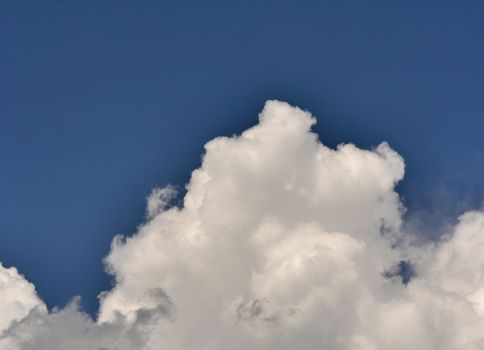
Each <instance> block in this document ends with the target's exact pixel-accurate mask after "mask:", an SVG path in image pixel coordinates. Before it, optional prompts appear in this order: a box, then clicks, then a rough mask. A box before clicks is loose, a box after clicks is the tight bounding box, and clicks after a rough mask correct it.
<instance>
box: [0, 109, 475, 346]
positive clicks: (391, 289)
mask: <svg viewBox="0 0 484 350" xmlns="http://www.w3.org/2000/svg"><path fill="white" fill-rule="evenodd" d="M315 122H316V120H315V118H314V117H313V116H311V114H310V113H309V112H306V111H302V110H301V109H299V108H296V107H291V106H290V105H288V104H286V103H283V102H279V101H269V102H267V103H266V105H265V107H264V109H263V111H262V112H261V114H260V120H259V123H258V124H257V125H256V126H254V127H252V128H250V129H248V130H246V131H245V132H243V133H242V134H241V135H239V136H234V137H219V138H215V139H214V140H212V141H210V142H209V143H207V144H206V146H205V155H204V157H203V161H202V165H201V166H200V168H198V169H196V170H195V171H193V173H192V177H191V180H190V182H189V183H188V185H187V192H186V195H185V196H184V198H183V205H181V206H179V207H178V206H171V207H170V205H169V203H170V201H171V200H172V199H173V198H174V196H175V192H174V191H175V190H174V188H173V187H167V188H165V189H156V190H154V191H153V192H152V195H151V196H150V197H149V198H148V209H147V221H146V222H145V223H144V224H143V225H142V226H141V227H140V228H139V230H138V232H137V233H136V234H135V235H133V236H132V237H128V238H124V237H116V238H115V239H114V240H113V243H112V248H111V251H110V253H109V254H108V256H107V257H106V259H105V263H106V267H107V271H108V272H109V273H110V274H112V275H113V276H114V278H115V285H114V287H113V288H112V290H110V291H106V292H103V293H101V294H100V299H101V306H100V310H99V315H98V317H97V319H96V320H93V319H91V317H90V316H88V315H87V314H85V313H83V312H82V310H80V308H79V306H78V303H77V301H76V300H74V301H73V302H72V303H71V304H70V305H68V306H67V307H66V308H63V309H59V310H53V311H50V312H49V311H47V309H46V307H45V305H44V303H43V302H42V301H41V300H40V299H39V298H38V297H37V295H36V293H35V289H34V287H33V286H32V285H31V284H30V283H29V282H27V281H26V280H25V279H24V278H23V277H22V276H21V275H20V274H19V273H18V272H17V271H16V270H15V269H13V268H11V269H6V268H4V267H3V266H0V334H1V335H0V350H27V349H36V350H43V349H49V350H60V349H69V350H77V349H79V350H80V349H82V350H91V349H92V350H101V349H109V350H115V349H116V350H125V349H126V350H127V349H143V350H154V349H170V350H195V349H207V350H222V349H233V350H243V349H256V350H257V349H260V350H262V349H265V350H271V349H273V350H276V349H277V350H284V349H302V350H310V349H327V350H350V349H351V350H380V349H381V350H383V349H393V350H400V349H402V350H403V349H408V348H412V349H415V350H429V349H430V350H431V349H439V350H440V349H442V350H460V349H470V350H472V349H476V350H477V349H483V348H484V273H483V269H484V255H483V254H482V252H483V251H484V214H483V213H481V212H469V213H466V214H465V215H463V216H462V217H461V218H460V221H459V223H458V224H457V225H456V227H455V228H454V231H453V232H452V234H450V235H446V236H443V238H442V239H441V241H439V242H438V243H429V244H427V245H424V246H422V245H417V244H416V243H415V242H416V240H414V239H413V237H412V235H411V233H408V232H404V231H403V229H402V214H403V206H402V204H401V202H400V199H399V196H398V194H397V193H396V192H395V185H396V184H397V183H398V182H399V181H400V180H402V178H403V175H404V162H403V159H402V158H401V157H400V156H399V155H398V154H397V153H396V152H395V151H394V150H392V149H391V148H390V146H389V145H388V144H386V143H382V144H380V145H379V146H378V147H376V148H374V149H372V150H362V149H359V148H357V147H356V146H354V145H352V144H345V145H340V146H338V147H337V148H336V149H330V148H328V147H326V146H324V145H323V144H321V143H320V142H319V140H318V137H317V135H316V134H314V133H312V132H311V127H312V126H313V125H314V124H315ZM4 310H5V311H4Z"/></svg>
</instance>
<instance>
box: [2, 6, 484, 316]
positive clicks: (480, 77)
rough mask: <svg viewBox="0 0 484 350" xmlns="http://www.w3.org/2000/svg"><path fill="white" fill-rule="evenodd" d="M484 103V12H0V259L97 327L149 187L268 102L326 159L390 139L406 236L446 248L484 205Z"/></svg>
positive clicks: (176, 172) (185, 169)
mask: <svg viewBox="0 0 484 350" xmlns="http://www.w3.org/2000/svg"><path fill="white" fill-rule="evenodd" d="M483 93H484V2H483V1H388V0H381V1H376V0H375V1H345V0H343V1H326V0H325V1H266V0H259V1H238V2H232V1H205V0H199V1H185V0H178V1H175V0H170V1H123V0H117V1H108V0H106V1H3V2H2V3H1V4H0V195H1V199H0V218H1V219H0V261H1V262H3V263H4V264H5V265H6V266H16V267H17V268H18V269H19V270H20V271H21V272H22V274H24V275H25V277H26V278H27V279H28V280H30V281H31V282H33V283H34V284H35V286H36V288H37V291H38V293H39V295H40V296H41V297H42V298H43V300H44V301H45V302H46V303H47V305H48V306H49V307H53V306H56V305H60V306H64V305H65V304H66V303H67V302H68V301H69V300H70V299H71V298H72V297H73V296H75V295H80V296H81V297H82V305H83V307H84V308H85V310H87V311H88V312H90V313H91V314H94V313H95V312H96V310H97V308H98V301H97V295H98V294H99V292H101V291H103V290H107V289H109V288H110V286H111V283H112V281H111V279H110V277H109V276H108V275H107V274H106V273H105V271H104V266H103V257H105V256H106V255H107V254H108V252H109V249H110V244H111V241H112V239H113V237H114V236H115V235H116V234H125V235H130V234H132V233H134V232H135V231H136V229H137V227H138V225H139V224H141V223H142V222H143V221H144V220H145V207H146V197H147V196H148V195H149V193H150V192H151V189H152V188H154V187H157V186H160V187H162V186H164V185H166V184H172V185H174V186H178V187H179V188H181V189H183V187H184V185H185V183H186V182H187V181H188V180H189V178H190V174H191V172H192V171H193V170H194V169H195V168H197V167H198V166H199V165H200V162H201V155H202V153H203V152H204V150H203V145H204V144H205V143H206V142H208V141H209V140H211V139H213V138H214V137H216V136H231V135H233V134H237V133H240V132H241V131H243V130H245V129H247V128H248V127H250V126H252V125H255V124H256V123H257V120H258V119H257V115H258V113H259V112H260V111H261V109H262V108H263V106H264V103H265V101H266V100H270V99H277V100H282V101H286V102H288V103H290V104H292V105H297V106H299V107H300V108H302V109H307V110H309V111H310V112H311V113H312V114H314V115H315V116H317V118H318V123H317V125H316V126H315V127H314V128H313V130H314V131H315V132H317V133H318V134H319V136H320V139H321V141H322V142H323V143H324V144H326V145H328V146H331V147H336V146H337V145H338V144H340V143H347V142H352V143H355V144H356V145H357V146H358V147H360V148H367V149H371V148H372V147H374V146H376V145H378V144H379V143H380V142H382V141H388V142H389V144H390V145H391V147H392V148H393V149H394V150H396V151H397V152H398V153H399V154H400V155H402V157H403V158H404V159H405V163H406V169H405V178H404V180H403V181H402V182H401V183H400V184H399V185H398V187H397V190H398V192H399V193H400V195H401V196H402V200H403V202H404V204H405V206H406V207H407V213H406V214H405V215H406V217H407V219H408V220H407V221H406V225H408V227H409V229H411V230H413V231H415V232H418V234H419V235H421V236H422V237H424V238H426V239H427V238H430V239H433V238H436V237H437V236H439V235H441V234H442V233H444V232H445V229H446V227H447V225H451V224H454V223H455V222H456V220H457V217H458V216H459V215H460V214H461V213H463V212H464V211H467V210H471V209H479V208H481V204H482V199H483V198H484V176H483V174H484V137H483V131H484V95H483Z"/></svg>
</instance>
